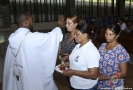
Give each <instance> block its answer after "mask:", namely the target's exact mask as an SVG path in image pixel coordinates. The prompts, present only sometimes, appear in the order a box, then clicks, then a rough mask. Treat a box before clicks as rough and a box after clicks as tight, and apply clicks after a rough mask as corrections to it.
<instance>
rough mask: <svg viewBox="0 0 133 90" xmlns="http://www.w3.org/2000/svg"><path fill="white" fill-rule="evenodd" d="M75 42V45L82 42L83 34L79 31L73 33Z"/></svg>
mask: <svg viewBox="0 0 133 90" xmlns="http://www.w3.org/2000/svg"><path fill="white" fill-rule="evenodd" d="M75 40H76V42H77V43H81V42H82V41H83V40H84V34H83V33H81V32H80V31H79V30H76V31H75Z"/></svg>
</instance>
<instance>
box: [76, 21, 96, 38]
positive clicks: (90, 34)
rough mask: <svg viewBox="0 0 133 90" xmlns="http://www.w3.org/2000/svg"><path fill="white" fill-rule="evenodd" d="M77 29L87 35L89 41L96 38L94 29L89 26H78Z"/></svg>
mask: <svg viewBox="0 0 133 90" xmlns="http://www.w3.org/2000/svg"><path fill="white" fill-rule="evenodd" d="M76 29H77V30H79V31H80V32H81V33H83V34H84V33H87V34H88V37H89V39H93V38H94V37H95V33H94V32H93V30H92V28H91V27H90V26H89V25H88V24H85V23H83V24H79V25H77V26H76Z"/></svg>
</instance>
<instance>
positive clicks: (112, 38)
mask: <svg viewBox="0 0 133 90" xmlns="http://www.w3.org/2000/svg"><path fill="white" fill-rule="evenodd" d="M105 39H106V41H107V42H113V41H115V40H116V39H117V35H116V34H115V33H114V32H112V31H111V30H110V29H109V28H107V30H106V32H105Z"/></svg>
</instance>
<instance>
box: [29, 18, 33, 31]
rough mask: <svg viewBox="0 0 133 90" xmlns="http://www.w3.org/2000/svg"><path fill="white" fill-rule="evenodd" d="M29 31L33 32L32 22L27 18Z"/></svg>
mask: <svg viewBox="0 0 133 90" xmlns="http://www.w3.org/2000/svg"><path fill="white" fill-rule="evenodd" d="M29 29H30V31H31V32H32V31H33V21H32V17H30V18H29Z"/></svg>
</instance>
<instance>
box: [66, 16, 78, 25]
mask: <svg viewBox="0 0 133 90" xmlns="http://www.w3.org/2000/svg"><path fill="white" fill-rule="evenodd" d="M67 18H69V19H71V20H72V21H73V23H74V24H75V23H77V24H78V23H79V20H80V17H78V16H77V15H73V14H72V15H70V16H68V17H67Z"/></svg>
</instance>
